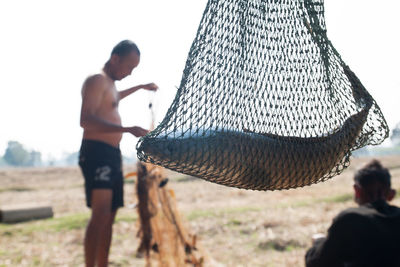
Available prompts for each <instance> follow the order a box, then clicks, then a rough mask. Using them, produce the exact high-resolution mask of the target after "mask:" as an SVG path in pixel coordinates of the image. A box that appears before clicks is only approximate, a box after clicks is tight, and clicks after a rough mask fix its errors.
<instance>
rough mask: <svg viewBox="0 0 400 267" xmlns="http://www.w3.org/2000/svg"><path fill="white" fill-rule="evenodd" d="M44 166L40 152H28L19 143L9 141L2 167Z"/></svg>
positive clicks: (0, 164)
mask: <svg viewBox="0 0 400 267" xmlns="http://www.w3.org/2000/svg"><path fill="white" fill-rule="evenodd" d="M40 165H42V154H41V153H40V152H39V151H35V150H30V151H29V150H27V149H26V148H25V147H24V146H23V145H22V144H21V143H19V142H17V141H9V142H8V145H7V148H6V151H5V153H4V155H3V156H2V157H1V158H0V166H16V167H29V166H31V167H33V166H40Z"/></svg>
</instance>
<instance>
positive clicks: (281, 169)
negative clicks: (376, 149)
mask: <svg viewBox="0 0 400 267" xmlns="http://www.w3.org/2000/svg"><path fill="white" fill-rule="evenodd" d="M388 133H389V129H388V127H387V123H386V121H385V119H384V117H383V115H382V112H381V110H380V108H379V107H378V105H377V103H376V102H375V100H374V99H373V98H372V97H371V95H370V94H369V93H368V91H367V90H366V89H365V88H364V86H363V85H362V84H361V82H360V80H359V79H358V78H357V77H356V75H355V74H354V73H353V72H352V71H351V69H350V68H349V67H348V66H347V65H346V64H345V62H344V61H343V60H342V58H341V56H340V55H339V53H338V52H337V51H336V49H335V48H334V47H333V45H332V43H331V42H330V40H329V39H328V37H327V31H326V25H325V19H324V5H323V1H322V0H297V1H295V0H279V1H278V0H265V1H262V0H209V2H208V3H207V6H206V9H205V11H204V14H203V17H202V20H201V22H200V25H199V28H198V31H197V35H196V38H195V39H194V41H193V44H192V46H191V49H190V51H189V54H188V58H187V61H186V65H185V69H184V71H183V76H182V80H181V84H180V86H179V88H178V91H177V94H176V96H175V99H174V101H173V103H172V105H171V106H170V108H169V110H168V112H167V114H166V116H165V118H164V119H163V121H162V122H161V123H160V124H159V125H158V127H157V128H156V129H155V130H154V131H152V132H151V133H149V134H148V135H147V136H145V137H144V138H141V139H140V140H139V142H138V144H137V151H138V158H139V159H140V160H142V161H145V162H151V163H153V164H157V165H161V166H163V167H166V168H168V169H171V170H175V171H178V172H181V173H185V174H188V175H192V176H196V177H200V178H203V179H206V180H208V181H211V182H215V183H219V184H223V185H227V186H233V187H238V188H246V189H254V190H277V189H289V188H296V187H301V186H305V185H310V184H313V183H317V182H320V181H324V180H326V179H328V178H331V177H333V176H335V175H337V174H339V173H341V172H342V171H343V170H344V169H345V168H346V167H347V166H348V165H349V158H350V155H351V152H352V151H353V150H356V149H358V148H361V147H363V146H366V145H377V144H380V143H381V142H382V141H383V140H384V139H385V138H387V137H388Z"/></svg>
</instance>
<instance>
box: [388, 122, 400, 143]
mask: <svg viewBox="0 0 400 267" xmlns="http://www.w3.org/2000/svg"><path fill="white" fill-rule="evenodd" d="M390 140H392V142H393V144H395V145H400V122H399V123H398V124H397V125H396V126H395V127H394V128H393V130H392V134H391V135H390Z"/></svg>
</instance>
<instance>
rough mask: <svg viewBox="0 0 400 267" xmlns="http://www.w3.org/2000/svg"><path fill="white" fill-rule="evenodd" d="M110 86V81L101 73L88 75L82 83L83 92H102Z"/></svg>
mask: <svg viewBox="0 0 400 267" xmlns="http://www.w3.org/2000/svg"><path fill="white" fill-rule="evenodd" d="M110 86H111V84H110V81H109V79H108V77H107V76H106V75H104V74H103V73H97V74H92V75H89V76H88V77H87V78H86V80H85V82H84V83H83V88H82V90H83V91H87V90H89V91H93V90H94V91H99V90H100V91H103V90H105V89H107V88H109V87H110Z"/></svg>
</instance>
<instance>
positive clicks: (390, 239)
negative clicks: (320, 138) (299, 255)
mask: <svg viewBox="0 0 400 267" xmlns="http://www.w3.org/2000/svg"><path fill="white" fill-rule="evenodd" d="M377 177H378V178H377ZM376 178H377V179H376ZM379 179H381V180H379ZM377 181H378V183H377ZM354 189H355V200H356V202H357V203H358V204H359V205H360V206H359V207H357V208H350V209H347V210H344V211H342V212H341V213H340V214H339V215H338V216H337V217H336V218H335V219H334V221H333V223H332V225H331V227H330V228H329V230H328V236H327V237H326V238H322V239H318V240H316V241H315V243H314V244H313V247H312V248H311V249H309V250H308V251H307V254H306V265H307V267H313V266H322V267H329V266H346V267H347V266H354V267H355V266H368V267H385V266H391V267H392V266H400V253H399V252H400V208H398V207H395V206H391V205H389V204H388V203H387V202H386V200H391V199H392V198H393V197H394V195H395V191H394V190H393V189H391V188H390V174H389V172H388V171H387V170H386V169H384V168H383V167H382V166H381V165H380V163H379V162H377V161H373V162H371V163H370V164H369V165H367V166H366V167H365V168H363V169H361V170H360V171H359V172H358V173H357V174H356V176H355V185H354Z"/></svg>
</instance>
